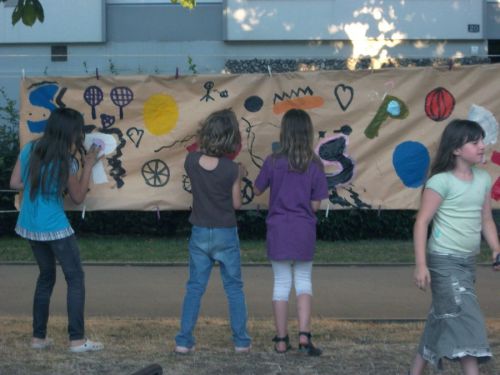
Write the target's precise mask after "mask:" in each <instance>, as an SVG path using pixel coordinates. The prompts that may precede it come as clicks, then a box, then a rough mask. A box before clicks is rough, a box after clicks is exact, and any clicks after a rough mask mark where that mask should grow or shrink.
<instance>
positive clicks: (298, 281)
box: [271, 260, 312, 301]
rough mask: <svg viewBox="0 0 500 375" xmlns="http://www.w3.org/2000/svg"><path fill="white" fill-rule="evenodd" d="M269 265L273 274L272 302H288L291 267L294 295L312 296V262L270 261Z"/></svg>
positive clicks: (290, 288) (290, 285)
mask: <svg viewBox="0 0 500 375" xmlns="http://www.w3.org/2000/svg"><path fill="white" fill-rule="evenodd" d="M271 265H272V266H273V272H274V290H273V301H288V296H289V295H290V291H291V290H292V267H293V279H294V282H295V285H294V286H295V293H296V295H297V296H299V295H301V294H309V295H311V296H312V283H311V273H312V261H310V262H300V261H292V260H283V261H271Z"/></svg>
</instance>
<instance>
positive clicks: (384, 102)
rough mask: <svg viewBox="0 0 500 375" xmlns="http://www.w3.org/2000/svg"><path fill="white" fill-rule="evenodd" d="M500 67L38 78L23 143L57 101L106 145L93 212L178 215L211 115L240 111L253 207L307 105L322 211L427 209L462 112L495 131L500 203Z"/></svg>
mask: <svg viewBox="0 0 500 375" xmlns="http://www.w3.org/2000/svg"><path fill="white" fill-rule="evenodd" d="M498 77H500V65H498V64H497V65H476V66H468V67H460V66H456V67H453V68H452V69H448V68H432V67H427V68H400V69H386V70H373V71H370V70H363V71H322V72H312V73H300V72H296V73H284V74H266V75H264V74H248V75H223V74H221V75H192V76H181V77H177V78H176V77H170V76H168V77H166V76H100V77H95V76H87V77H29V78H28V77H27V78H25V79H24V80H23V81H22V82H21V112H20V120H21V121H20V139H21V144H22V145H24V144H25V143H26V142H28V141H30V140H32V139H34V138H36V137H38V136H39V135H40V133H41V132H43V130H44V127H45V125H46V120H47V117H48V115H49V113H50V111H52V110H53V109H54V108H57V107H63V106H67V107H73V108H75V109H77V110H79V111H80V112H82V113H83V115H84V118H85V123H86V142H85V143H86V145H87V146H89V145H91V144H92V143H98V144H101V145H102V146H103V149H104V153H105V157H104V158H103V159H102V160H101V162H99V163H98V164H97V165H96V166H95V167H94V169H93V183H92V184H91V189H90V192H89V194H88V196H87V198H86V200H85V202H84V203H83V205H81V206H79V207H75V206H72V205H71V204H70V203H69V202H68V203H67V208H68V209H82V208H83V206H85V209H86V210H157V209H159V210H179V209H189V207H190V205H191V201H192V199H191V193H190V183H189V179H188V178H187V176H186V173H185V171H184V167H183V164H184V159H185V156H186V153H187V152H189V150H192V149H195V148H196V132H197V129H198V128H199V124H200V122H201V121H202V120H203V119H204V118H205V117H206V116H207V115H209V114H210V113H211V112H213V111H216V110H220V109H224V108H232V109H233V110H234V111H235V112H236V114H237V117H238V119H239V123H240V130H241V134H242V148H241V151H240V152H239V154H238V155H236V158H235V160H236V161H238V162H242V163H243V164H245V165H246V166H247V168H248V170H249V176H248V179H245V181H244V183H243V186H242V194H243V200H244V208H248V209H255V208H257V207H262V208H265V207H266V204H267V195H263V196H261V197H255V196H254V194H253V186H252V182H253V180H254V179H255V178H256V176H257V174H258V172H259V168H260V167H261V166H262V163H263V160H264V159H265V157H266V156H267V155H269V154H270V153H271V152H272V149H273V145H275V144H276V143H277V142H279V124H280V121H281V117H282V115H283V114H284V112H286V111H287V110H288V109H290V108H302V109H305V110H306V111H307V112H308V113H309V114H310V115H311V118H312V120H313V123H314V127H315V136H316V138H315V144H316V146H315V147H316V152H317V153H318V155H319V156H320V158H321V159H322V161H323V163H324V165H325V171H326V173H327V178H328V185H329V190H330V199H329V202H328V201H325V202H323V206H322V207H323V208H327V206H329V208H368V209H370V208H371V209H416V208H418V204H419V196H420V193H421V188H422V186H423V183H424V182H425V179H426V173H427V171H428V167H429V164H430V163H431V160H432V157H433V154H434V152H435V150H436V147H437V143H438V141H439V137H440V135H441V132H442V130H443V129H444V127H445V126H446V124H447V123H448V122H449V121H450V120H451V119H453V118H468V117H470V118H471V119H475V120H477V121H478V122H480V123H481V126H483V128H484V129H485V131H486V141H487V143H488V146H487V152H486V158H485V162H484V164H482V165H481V166H480V167H481V168H485V169H486V170H487V171H488V172H489V173H490V174H491V177H492V180H493V184H494V185H493V188H492V198H493V205H494V207H495V208H500V177H499V176H500V147H499V145H498V142H497V138H498V123H497V121H496V119H498V118H499V116H500V82H499V78H498Z"/></svg>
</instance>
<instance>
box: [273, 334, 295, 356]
mask: <svg viewBox="0 0 500 375" xmlns="http://www.w3.org/2000/svg"><path fill="white" fill-rule="evenodd" d="M273 342H274V351H275V352H276V353H279V354H283V353H286V352H287V351H289V350H290V349H292V345H290V338H289V337H288V335H286V336H285V337H278V336H274V338H273ZM279 342H284V343H285V344H286V349H285V350H278V346H277V344H278V343H279Z"/></svg>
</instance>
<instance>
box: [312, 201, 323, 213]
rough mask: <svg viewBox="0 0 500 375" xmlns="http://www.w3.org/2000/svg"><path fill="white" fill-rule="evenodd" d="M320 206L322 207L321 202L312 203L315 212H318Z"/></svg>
mask: <svg viewBox="0 0 500 375" xmlns="http://www.w3.org/2000/svg"><path fill="white" fill-rule="evenodd" d="M320 206H321V201H311V208H312V210H313V212H316V211H318V210H319V207H320Z"/></svg>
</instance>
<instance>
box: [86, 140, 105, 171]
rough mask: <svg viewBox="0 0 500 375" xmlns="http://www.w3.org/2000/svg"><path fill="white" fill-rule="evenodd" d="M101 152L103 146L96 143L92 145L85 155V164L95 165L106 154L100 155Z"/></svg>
mask: <svg viewBox="0 0 500 375" xmlns="http://www.w3.org/2000/svg"><path fill="white" fill-rule="evenodd" d="M100 152H101V146H100V145H96V144H95V143H94V144H92V146H90V149H89V150H88V151H87V154H86V155H85V165H87V164H88V165H90V166H94V164H95V163H97V162H98V161H99V160H100V159H101V158H102V157H103V156H104V155H101V156H99V153H100Z"/></svg>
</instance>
